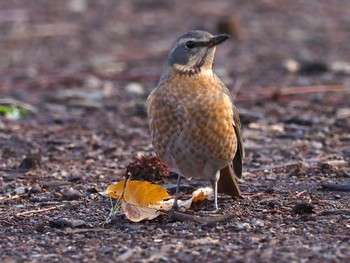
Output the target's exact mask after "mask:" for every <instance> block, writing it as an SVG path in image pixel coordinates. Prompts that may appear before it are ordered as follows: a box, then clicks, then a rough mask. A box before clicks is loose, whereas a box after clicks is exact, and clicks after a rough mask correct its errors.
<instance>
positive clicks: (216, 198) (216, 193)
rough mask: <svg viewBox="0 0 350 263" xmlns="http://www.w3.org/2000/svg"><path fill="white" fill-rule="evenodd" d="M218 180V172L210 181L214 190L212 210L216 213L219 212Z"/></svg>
mask: <svg viewBox="0 0 350 263" xmlns="http://www.w3.org/2000/svg"><path fill="white" fill-rule="evenodd" d="M219 179H220V171H218V172H217V173H216V174H215V177H214V178H213V179H210V183H211V185H212V187H213V188H214V189H213V190H214V210H215V211H217V210H219V206H218V181H219Z"/></svg>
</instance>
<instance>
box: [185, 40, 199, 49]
mask: <svg viewBox="0 0 350 263" xmlns="http://www.w3.org/2000/svg"><path fill="white" fill-rule="evenodd" d="M195 46H196V43H194V42H193V41H187V43H186V45H185V47H186V48H188V49H192V48H194V47H195Z"/></svg>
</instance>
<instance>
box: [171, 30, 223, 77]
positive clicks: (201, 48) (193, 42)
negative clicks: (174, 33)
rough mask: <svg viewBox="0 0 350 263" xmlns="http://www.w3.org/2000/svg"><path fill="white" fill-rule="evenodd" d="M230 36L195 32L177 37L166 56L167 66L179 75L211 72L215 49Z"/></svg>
mask: <svg viewBox="0 0 350 263" xmlns="http://www.w3.org/2000/svg"><path fill="white" fill-rule="evenodd" d="M229 37H230V36H229V35H227V34H219V35H215V36H213V35H212V34H210V33H208V32H206V31H201V30H196V31H190V32H188V33H186V34H184V35H182V36H181V37H179V38H178V39H177V40H176V42H175V44H174V46H173V48H172V49H171V51H170V53H169V56H168V65H169V66H170V67H172V68H174V69H175V70H176V71H178V72H179V73H181V74H189V75H193V74H196V73H199V72H201V71H202V70H211V69H212V66H213V61H214V55H215V47H216V46H217V45H219V44H221V43H222V42H224V41H225V40H227V39H228V38H229Z"/></svg>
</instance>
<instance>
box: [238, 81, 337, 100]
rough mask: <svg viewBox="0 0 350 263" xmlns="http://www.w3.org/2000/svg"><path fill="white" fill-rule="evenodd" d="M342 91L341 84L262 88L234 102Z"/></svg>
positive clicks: (239, 97)
mask: <svg viewBox="0 0 350 263" xmlns="http://www.w3.org/2000/svg"><path fill="white" fill-rule="evenodd" d="M342 91H344V89H343V86H342V85H341V84H334V85H317V86H307V87H290V88H284V89H278V88H274V87H271V88H262V89H260V90H259V91H258V92H257V93H255V94H253V95H252V96H246V95H245V96H243V95H242V96H238V97H237V98H236V99H235V101H252V100H254V101H256V100H264V99H271V98H275V99H278V98H280V97H285V96H290V95H301V94H311V93H328V92H342Z"/></svg>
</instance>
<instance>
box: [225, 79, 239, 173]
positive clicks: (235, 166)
mask: <svg viewBox="0 0 350 263" xmlns="http://www.w3.org/2000/svg"><path fill="white" fill-rule="evenodd" d="M221 85H222V90H223V92H224V93H225V94H226V95H227V96H229V97H230V100H231V102H232V111H233V120H232V121H233V122H232V124H233V127H234V129H235V133H236V137H237V151H236V155H235V157H234V158H233V160H232V165H233V170H234V171H235V174H236V176H237V177H238V178H241V177H242V167H243V159H244V157H245V152H244V148H243V140H242V131H241V121H240V119H239V114H238V110H237V108H236V107H235V105H234V104H233V98H232V95H231V92H230V91H229V89H228V88H227V87H226V86H225V84H223V83H222V84H221Z"/></svg>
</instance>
